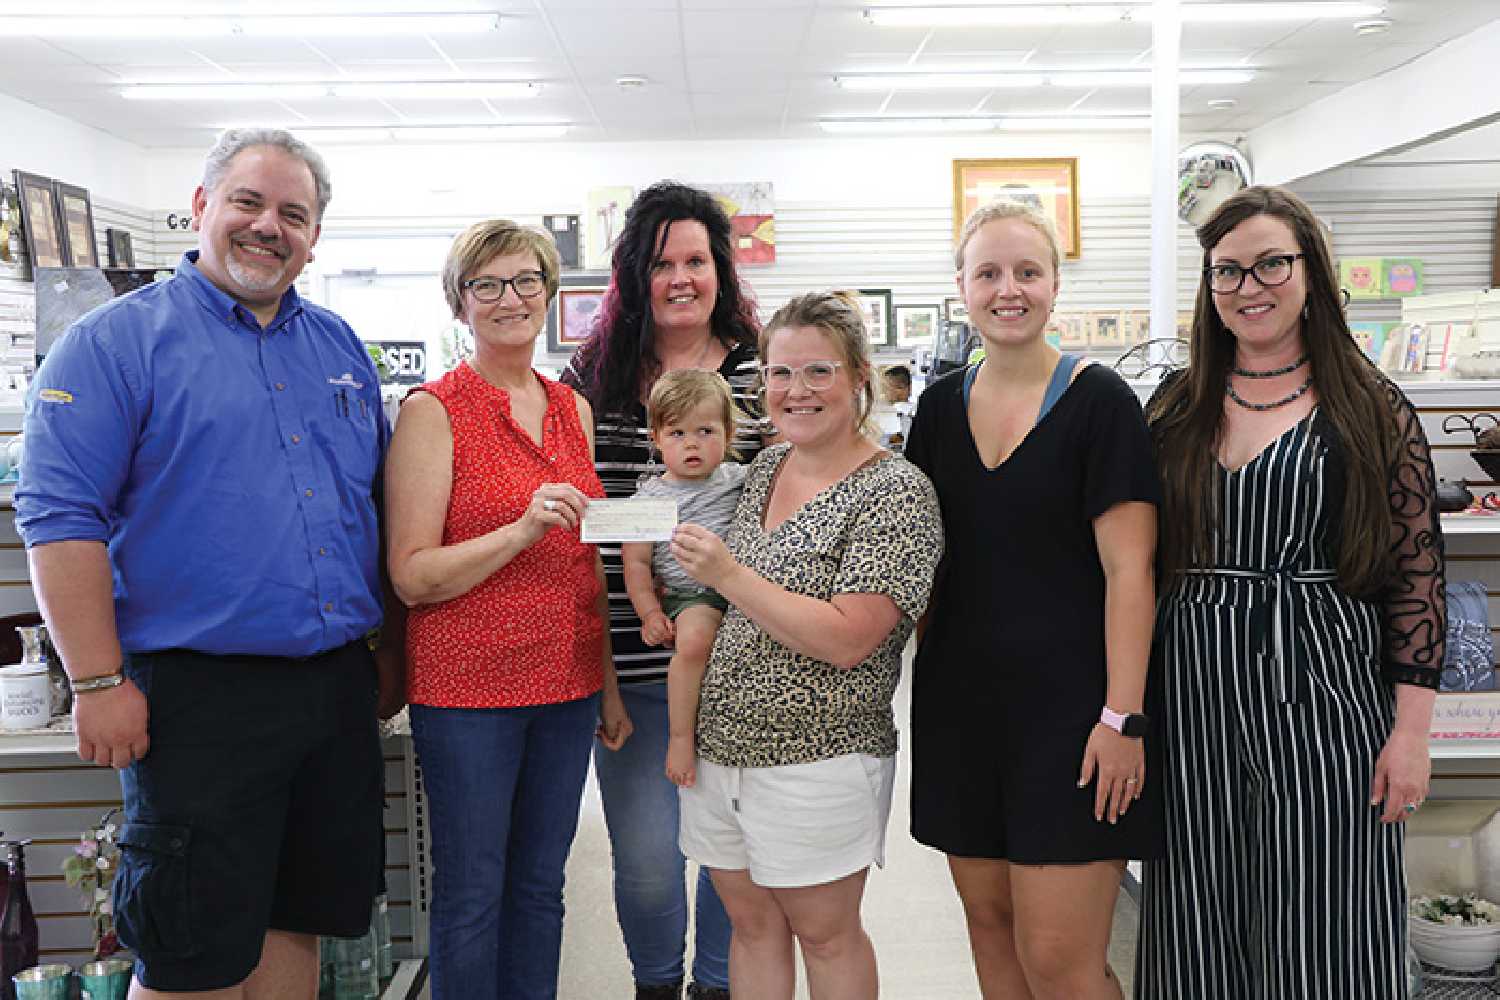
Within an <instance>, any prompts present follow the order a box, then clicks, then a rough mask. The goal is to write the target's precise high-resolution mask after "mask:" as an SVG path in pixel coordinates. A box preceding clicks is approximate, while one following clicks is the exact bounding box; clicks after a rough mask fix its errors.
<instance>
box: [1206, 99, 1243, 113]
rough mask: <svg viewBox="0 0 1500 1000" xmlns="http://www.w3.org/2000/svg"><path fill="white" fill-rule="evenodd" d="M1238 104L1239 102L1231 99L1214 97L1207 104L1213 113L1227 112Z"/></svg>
mask: <svg viewBox="0 0 1500 1000" xmlns="http://www.w3.org/2000/svg"><path fill="white" fill-rule="evenodd" d="M1238 103H1240V102H1239V101H1236V100H1235V99H1234V98H1232V97H1216V98H1214V99H1213V100H1211V101H1209V102H1208V106H1209V107H1211V108H1213V109H1214V110H1215V111H1228V110H1229V109H1230V108H1232V107H1234V106H1235V105H1236V104H1238Z"/></svg>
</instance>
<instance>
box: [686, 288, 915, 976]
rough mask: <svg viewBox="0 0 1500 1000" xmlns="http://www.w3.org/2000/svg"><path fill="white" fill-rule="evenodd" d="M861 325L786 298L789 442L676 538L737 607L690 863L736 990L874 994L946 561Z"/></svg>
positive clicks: (708, 740) (689, 795) (782, 352)
mask: <svg viewBox="0 0 1500 1000" xmlns="http://www.w3.org/2000/svg"><path fill="white" fill-rule="evenodd" d="M865 344H866V339H865V332H864V327H863V323H862V322H861V320H860V317H859V312H858V309H857V308H856V307H855V305H854V303H853V301H852V300H851V299H849V298H847V297H845V296H842V295H838V294H834V293H814V294H810V295H804V296H801V297H799V298H796V299H793V300H792V301H791V302H789V303H788V304H787V305H786V306H784V307H782V309H781V310H780V311H778V312H777V314H776V315H775V316H774V317H773V318H772V320H771V322H770V324H769V325H768V326H767V327H766V332H765V333H764V334H763V335H762V339H761V357H762V358H763V359H765V366H764V368H763V369H762V371H763V375H764V380H765V384H766V412H767V414H768V416H770V418H771V419H772V420H773V421H774V422H775V424H776V426H777V428H778V430H780V432H781V433H782V434H783V435H785V438H786V443H785V444H780V445H776V446H775V447H772V448H769V449H767V450H766V451H764V452H762V453H761V455H760V456H759V457H758V458H757V459H756V460H755V463H754V464H753V465H752V466H751V468H750V472H749V474H748V476H747V478H746V483H745V490H744V493H743V494H742V496H741V499H740V503H739V507H738V509H737V511H736V514H735V520H734V524H733V525H732V526H731V528H730V531H729V536H728V539H727V544H726V542H725V541H721V540H720V539H719V538H717V537H716V536H715V535H713V534H712V533H711V532H709V531H707V530H705V529H703V528H700V527H698V526H696V525H691V524H685V525H682V526H680V527H679V528H678V529H677V533H676V535H675V537H674V540H673V545H672V551H673V554H674V555H676V557H677V559H678V561H679V562H680V563H681V564H682V566H683V568H684V569H685V570H687V571H688V573H690V574H691V575H692V576H693V577H694V578H696V579H697V580H698V581H699V582H700V583H702V584H704V585H705V586H709V587H713V588H714V589H716V590H718V592H719V593H721V594H723V595H724V597H725V598H726V599H727V600H728V601H729V602H730V605H731V607H730V609H729V612H728V613H727V614H726V615H725V618H724V622H723V624H722V625H721V626H720V629H719V634H718V637H717V639H716V641H715V643H714V648H713V653H712V654H711V656H710V658H709V663H708V670H707V673H706V674H705V676H704V679H703V688H702V695H701V702H700V706H699V711H698V732H697V736H698V780H697V783H696V784H695V785H693V786H692V787H688V788H683V789H682V791H681V794H682V830H681V845H682V850H683V853H685V854H687V855H688V856H689V857H691V858H693V859H694V860H696V861H698V862H699V864H701V865H703V866H704V867H705V868H708V869H711V871H712V875H713V880H714V886H715V888H716V889H717V890H718V892H719V897H720V898H721V899H722V900H723V901H724V905H725V908H726V909H727V910H728V911H729V918H730V921H731V922H732V923H733V925H734V942H733V946H732V948H731V950H730V969H729V975H730V989H731V992H732V993H734V994H735V995H742V994H743V995H749V996H757V997H786V998H790V997H791V996H792V993H793V986H794V981H795V975H796V971H795V960H794V955H795V950H794V948H793V947H792V945H793V942H794V941H796V942H798V943H804V942H806V941H807V940H808V939H812V940H814V941H816V945H815V946H810V945H809V944H806V943H804V945H803V959H804V961H805V963H806V965H807V973H808V985H809V987H810V992H811V995H812V997H813V998H814V1000H818V998H820V997H823V996H828V995H831V993H832V991H833V990H834V989H835V984H837V989H839V990H842V991H843V992H841V993H840V994H839V995H841V996H861V997H864V996H868V997H871V998H873V997H874V996H875V995H876V978H877V977H876V967H875V953H874V950H873V948H872V947H871V945H870V940H869V938H868V937H867V936H866V935H865V933H864V930H863V928H862V927H861V925H860V917H859V907H860V900H861V898H862V895H863V892H864V883H865V876H866V874H867V873H868V871H869V866H870V864H871V863H872V862H873V863H875V864H881V863H883V860H884V843H885V827H886V821H887V819H888V817H889V815H890V795H891V783H892V779H893V777H894V773H895V764H894V754H895V751H896V730H895V725H894V722H893V719H892V714H891V696H892V694H893V693H894V691H895V687H896V681H897V678H898V677H899V674H900V669H901V649H902V647H903V646H904V645H905V643H906V639H907V637H908V636H909V635H910V634H911V630H912V625H913V622H914V621H915V620H916V618H917V617H918V616H919V615H921V614H922V612H923V610H924V609H925V608H926V605H927V595H928V592H929V590H930V589H931V587H932V578H933V573H934V571H935V569H936V566H937V561H938V558H939V556H940V555H941V552H942V527H941V522H940V518H939V513H938V506H937V497H936V495H935V494H934V492H933V489H932V485H931V483H929V482H928V481H927V477H926V476H924V475H923V474H922V473H921V472H920V471H919V470H918V469H917V468H916V467H914V466H912V465H910V464H909V463H907V462H906V461H905V460H904V459H902V458H899V457H897V456H894V455H892V454H891V453H890V452H887V451H884V450H882V449H881V448H880V447H879V446H878V445H876V444H875V443H874V441H873V440H871V438H870V437H869V436H868V435H867V434H866V433H865V431H864V427H865V421H866V418H867V416H868V414H869V410H870V406H871V403H872V402H873V391H872V381H871V366H870V361H869V357H868V355H867V353H866V348H865Z"/></svg>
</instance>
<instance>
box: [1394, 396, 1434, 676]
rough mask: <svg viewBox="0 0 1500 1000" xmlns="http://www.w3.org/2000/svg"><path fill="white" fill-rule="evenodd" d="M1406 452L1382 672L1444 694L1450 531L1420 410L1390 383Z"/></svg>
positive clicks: (1399, 476) (1397, 480)
mask: <svg viewBox="0 0 1500 1000" xmlns="http://www.w3.org/2000/svg"><path fill="white" fill-rule="evenodd" d="M1386 391H1387V393H1388V395H1389V396H1390V400H1391V407H1392V409H1393V410H1394V411H1395V414H1396V432H1397V434H1399V435H1400V438H1401V446H1400V450H1399V452H1398V455H1397V461H1396V467H1395V468H1394V469H1392V470H1391V487H1390V500H1391V559H1392V564H1393V565H1392V578H1391V582H1390V586H1389V587H1388V588H1387V589H1386V593H1385V598H1384V602H1385V614H1384V619H1385V654H1384V663H1383V664H1382V672H1383V673H1384V675H1385V678H1386V680H1387V681H1390V682H1391V683H1393V684H1415V685H1417V686H1419V687H1428V688H1436V687H1437V686H1438V678H1439V677H1440V676H1441V674H1442V668H1443V645H1444V639H1445V638H1446V636H1447V631H1448V604H1447V597H1446V594H1445V592H1444V584H1443V529H1442V525H1441V523H1440V522H1439V520H1438V509H1437V497H1436V493H1437V484H1436V480H1435V476H1434V473H1433V468H1432V452H1431V451H1430V450H1429V449H1428V446H1427V435H1426V434H1425V433H1424V432H1423V430H1422V423H1421V420H1420V418H1418V416H1417V411H1416V408H1415V407H1413V406H1412V405H1411V401H1410V400H1408V399H1407V398H1406V396H1405V394H1403V393H1402V392H1401V390H1400V389H1398V388H1397V387H1396V386H1395V384H1394V383H1391V382H1389V381H1387V382H1386Z"/></svg>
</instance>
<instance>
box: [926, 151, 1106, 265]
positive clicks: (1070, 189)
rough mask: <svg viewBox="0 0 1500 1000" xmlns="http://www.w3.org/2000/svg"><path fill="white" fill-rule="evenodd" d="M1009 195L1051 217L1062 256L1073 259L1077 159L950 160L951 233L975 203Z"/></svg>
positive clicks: (1076, 248)
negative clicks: (951, 189) (951, 179)
mask: <svg viewBox="0 0 1500 1000" xmlns="http://www.w3.org/2000/svg"><path fill="white" fill-rule="evenodd" d="M1004 199H1009V200H1010V201H1018V202H1020V203H1021V204H1023V205H1028V206H1030V207H1032V208H1034V209H1036V210H1037V211H1039V212H1041V213H1042V214H1043V215H1045V216H1046V217H1047V218H1049V219H1051V220H1052V225H1053V226H1054V227H1055V228H1056V230H1057V241H1058V243H1059V244H1061V246H1060V248H1059V249H1061V250H1062V252H1063V256H1064V257H1066V258H1067V259H1068V260H1077V259H1078V258H1079V257H1080V256H1082V254H1081V252H1080V250H1079V242H1080V234H1079V223H1078V157H1076V156H1069V157H1057V158H1053V159H1037V160H954V161H953V235H954V237H955V238H957V236H958V234H959V232H960V230H962V229H963V226H964V220H965V219H967V218H968V217H969V214H970V213H971V212H973V211H974V209H976V208H978V207H979V206H980V205H985V204H988V203H989V202H992V201H1001V200H1004Z"/></svg>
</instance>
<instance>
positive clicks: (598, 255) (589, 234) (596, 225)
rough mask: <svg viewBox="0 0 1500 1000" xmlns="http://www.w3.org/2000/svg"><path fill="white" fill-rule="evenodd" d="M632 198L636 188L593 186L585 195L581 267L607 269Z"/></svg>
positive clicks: (594, 269)
mask: <svg viewBox="0 0 1500 1000" xmlns="http://www.w3.org/2000/svg"><path fill="white" fill-rule="evenodd" d="M634 201H635V188H631V187H603V188H594V189H593V190H592V191H590V192H589V194H588V205H587V211H586V213H585V215H584V229H585V231H584V235H583V266H584V267H585V268H586V269H588V270H590V271H607V270H609V265H610V258H612V257H613V256H614V252H615V242H616V241H617V240H618V239H619V238H620V230H621V229H623V228H624V227H625V212H626V210H627V209H629V208H630V205H631V203H632V202H634Z"/></svg>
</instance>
